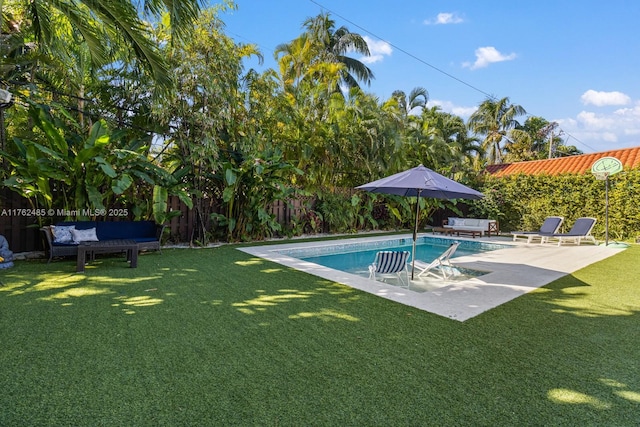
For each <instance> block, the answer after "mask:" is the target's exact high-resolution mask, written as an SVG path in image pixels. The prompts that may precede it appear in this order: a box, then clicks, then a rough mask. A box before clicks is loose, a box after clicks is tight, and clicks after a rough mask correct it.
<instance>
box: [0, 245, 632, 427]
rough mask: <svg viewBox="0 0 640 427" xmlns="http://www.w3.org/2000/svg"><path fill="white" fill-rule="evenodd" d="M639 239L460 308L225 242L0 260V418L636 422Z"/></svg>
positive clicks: (118, 422)
mask: <svg viewBox="0 0 640 427" xmlns="http://www.w3.org/2000/svg"><path fill="white" fill-rule="evenodd" d="M639 259H640V247H637V246H634V247H632V248H630V249H628V250H626V251H623V252H622V253H620V254H619V255H616V256H614V257H611V258H608V259H606V260H604V261H602V262H600V263H598V264H595V265H592V266H590V267H588V268H585V269H583V270H581V271H579V272H577V273H576V274H574V275H572V276H567V277H565V278H563V279H561V280H558V281H556V282H553V283H551V284H550V285H548V286H546V287H544V288H542V289H539V290H538V291H535V292H533V293H530V294H528V295H526V296H523V297H520V298H518V299H516V300H514V301H512V302H509V303H508V304H505V305H503V306H500V307H498V308H496V309H493V310H491V311H489V312H487V313H484V314H482V315H480V316H478V317H475V318H473V319H471V320H468V321H466V322H464V323H461V322H458V321H455V320H450V319H446V318H443V317H439V316H437V315H434V314H430V313H427V312H422V311H419V310H417V309H413V308H410V307H406V306H403V305H400V304H397V303H394V302H391V301H388V300H385V299H383V298H378V297H376V296H373V295H370V294H366V293H363V292H359V291H356V290H353V289H351V288H349V287H346V286H343V285H340V284H336V283H332V282H330V281H327V280H324V279H320V278H317V277H315V276H310V275H307V274H304V273H301V272H298V271H293V270H289V269H287V268H284V267H282V266H280V265H278V264H272V263H269V262H266V261H264V260H261V259H255V258H251V257H250V256H249V255H247V254H244V253H243V252H241V251H238V250H236V249H235V248H234V246H230V245H229V246H223V247H219V248H211V249H174V250H168V249H165V250H163V252H162V254H160V253H149V254H144V255H141V256H140V258H139V265H138V268H137V269H131V268H128V267H127V266H126V263H125V262H123V261H122V259H120V258H105V259H102V258H100V259H99V260H97V261H96V262H95V263H94V264H92V266H89V267H88V268H87V272H86V274H77V273H75V272H74V271H75V261H73V260H69V261H57V262H53V263H51V264H49V265H47V264H46V263H45V262H43V261H29V262H27V261H21V262H17V263H16V266H15V267H14V268H12V269H9V270H4V271H0V281H2V283H3V286H0V365H1V369H0V390H2V391H1V392H0V393H1V398H2V409H1V410H0V425H2V426H14V425H15V426H45V425H52V426H66V425H69V426H146V425H149V426H182V425H194V426H195V425H198V426H213V425H215V426H218V425H220V426H230V425H243V426H244V425H264V426H276V425H284V426H309V425H314V426H322V425H330V426H346V425H349V426H372V425H380V426H391V425H393V426H395V425H410V426H426V425H433V426H476V425H478V426H526V425H535V426H543V425H545V426H547V425H549V426H551V425H553V426H558V425H566V426H569V425H571V426H573V425H575V426H637V425H638V423H639V422H640V362H639V361H640V345H639V340H640V262H638V260H639Z"/></svg>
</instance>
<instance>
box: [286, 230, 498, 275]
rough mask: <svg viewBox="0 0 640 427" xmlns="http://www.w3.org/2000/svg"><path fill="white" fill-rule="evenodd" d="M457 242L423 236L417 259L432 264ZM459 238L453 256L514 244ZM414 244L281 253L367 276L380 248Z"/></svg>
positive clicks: (393, 241) (407, 247)
mask: <svg viewBox="0 0 640 427" xmlns="http://www.w3.org/2000/svg"><path fill="white" fill-rule="evenodd" d="M455 241H456V240H454V239H443V238H433V237H428V236H424V237H420V238H418V239H417V240H416V259H418V260H420V261H423V262H426V263H429V262H431V261H433V260H434V259H436V258H437V257H438V256H440V255H441V254H442V253H443V252H444V251H445V250H446V249H447V248H448V247H449V245H451V243H453V242H455ZM458 241H459V242H460V246H458V249H457V250H456V252H455V253H454V254H453V256H452V258H455V257H459V256H465V255H474V254H477V253H480V252H485V251H491V250H496V249H504V248H509V247H511V246H509V245H502V244H496V243H486V242H473V241H466V240H458ZM412 246H413V241H412V239H410V238H409V239H406V238H402V239H390V240H382V241H375V242H367V243H357V244H355V243H354V244H348V243H346V244H345V243H336V244H335V245H330V246H322V247H307V248H300V249H287V250H285V251H281V252H280V253H282V254H283V255H288V256H291V257H294V258H298V259H302V260H304V261H308V262H312V263H314V264H319V265H322V266H325V267H329V268H332V269H334V270H340V271H344V272H347V273H351V274H357V275H361V276H368V275H369V265H370V264H371V263H373V261H374V259H375V257H376V253H377V252H378V251H382V250H385V251H409V252H411V251H412ZM464 274H465V275H470V276H478V275H481V274H484V272H474V271H469V270H466V269H465V271H464Z"/></svg>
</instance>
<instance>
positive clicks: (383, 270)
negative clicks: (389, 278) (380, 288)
mask: <svg viewBox="0 0 640 427" xmlns="http://www.w3.org/2000/svg"><path fill="white" fill-rule="evenodd" d="M410 256H411V252H409V251H380V252H378V253H376V258H375V260H374V261H373V264H371V265H370V266H369V279H372V280H378V276H386V275H394V276H396V277H397V278H398V280H399V281H400V283H401V284H402V285H401V286H407V287H408V286H409V268H408V263H409V257H410ZM403 273H404V279H403V277H402V275H403Z"/></svg>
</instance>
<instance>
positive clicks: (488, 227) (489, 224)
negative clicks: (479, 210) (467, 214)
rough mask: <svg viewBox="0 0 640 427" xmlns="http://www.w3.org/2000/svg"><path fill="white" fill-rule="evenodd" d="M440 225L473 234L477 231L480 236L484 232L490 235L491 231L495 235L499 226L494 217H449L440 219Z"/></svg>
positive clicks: (498, 230)
mask: <svg viewBox="0 0 640 427" xmlns="http://www.w3.org/2000/svg"><path fill="white" fill-rule="evenodd" d="M442 227H443V228H446V229H450V230H453V231H455V232H457V233H464V232H473V233H474V236H475V233H479V234H480V236H484V235H485V234H486V235H487V236H489V237H491V233H493V234H494V235H496V236H497V235H498V234H499V233H500V226H499V224H498V221H496V220H495V219H476V218H455V217H450V218H448V219H445V220H443V221H442Z"/></svg>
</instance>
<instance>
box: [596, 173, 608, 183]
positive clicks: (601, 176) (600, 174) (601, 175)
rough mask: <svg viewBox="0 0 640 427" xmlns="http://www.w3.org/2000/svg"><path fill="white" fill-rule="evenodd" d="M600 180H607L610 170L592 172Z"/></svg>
mask: <svg viewBox="0 0 640 427" xmlns="http://www.w3.org/2000/svg"><path fill="white" fill-rule="evenodd" d="M592 173H593V176H594V177H595V178H596V180H598V181H605V180H606V179H607V178H608V177H609V172H592Z"/></svg>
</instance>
